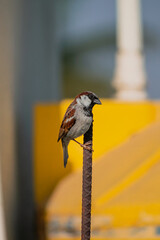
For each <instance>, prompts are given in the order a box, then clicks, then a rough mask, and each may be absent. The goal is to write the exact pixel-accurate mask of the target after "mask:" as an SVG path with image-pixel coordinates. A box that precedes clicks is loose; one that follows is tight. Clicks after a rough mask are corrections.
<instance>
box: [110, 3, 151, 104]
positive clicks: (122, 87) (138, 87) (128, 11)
mask: <svg viewBox="0 0 160 240" xmlns="http://www.w3.org/2000/svg"><path fill="white" fill-rule="evenodd" d="M117 45H118V46H117V47H118V51H117V56H116V69H115V77H114V81H113V85H114V87H115V89H116V98H118V99H122V100H131V101H132V100H133V101H134V100H143V99H145V98H146V97H147V94H146V91H145V85H146V75H145V70H144V58H143V55H142V30H141V18H140V0H117Z"/></svg>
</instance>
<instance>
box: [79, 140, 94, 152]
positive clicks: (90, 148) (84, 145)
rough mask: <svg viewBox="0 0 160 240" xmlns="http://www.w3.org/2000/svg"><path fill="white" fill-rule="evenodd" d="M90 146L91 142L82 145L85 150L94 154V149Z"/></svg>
mask: <svg viewBox="0 0 160 240" xmlns="http://www.w3.org/2000/svg"><path fill="white" fill-rule="evenodd" d="M88 145H91V141H89V142H87V143H85V144H81V145H80V146H81V147H83V149H86V150H88V151H90V152H94V151H93V149H92V147H89V146H88Z"/></svg>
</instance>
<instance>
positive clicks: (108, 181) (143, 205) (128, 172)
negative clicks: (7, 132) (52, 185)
mask: <svg viewBox="0 0 160 240" xmlns="http://www.w3.org/2000/svg"><path fill="white" fill-rule="evenodd" d="M159 186H160V122H156V123H153V124H151V125H150V126H148V127H146V128H145V129H143V130H141V131H139V132H138V133H136V134H135V135H133V136H131V137H130V138H129V139H128V140H127V141H126V142H124V143H122V144H121V145H119V146H118V147H116V148H114V150H112V151H110V152H108V153H107V154H104V155H103V156H101V157H100V158H99V159H98V160H97V161H96V162H95V164H94V166H93V196H92V197H93V200H92V216H93V218H94V219H96V216H97V221H95V223H94V224H93V225H92V229H93V230H94V229H97V228H99V225H98V224H99V223H98V217H99V216H103V217H104V216H106V217H107V219H108V222H107V223H105V224H102V225H101V227H100V229H101V230H105V229H107V228H112V227H114V228H117V227H131V226H137V227H141V226H150V225H151V226H157V225H158V226H159V225H160V214H159V213H160V191H159ZM73 189H74V191H73ZM64 196H65V201H64ZM80 215H81V171H77V172H75V173H73V174H70V175H69V176H67V177H66V178H65V179H63V180H62V181H61V182H60V184H59V185H58V187H57V188H56V190H55V191H54V192H53V194H52V196H51V198H50V200H49V201H48V204H47V206H46V218H45V220H46V225H47V224H48V223H49V222H50V221H51V220H53V219H54V218H57V217H58V218H59V219H61V218H62V217H64V216H66V217H68V218H69V217H71V216H72V217H73V216H79V218H80ZM77 228H80V225H78V226H77Z"/></svg>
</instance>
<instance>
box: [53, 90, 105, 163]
mask: <svg viewBox="0 0 160 240" xmlns="http://www.w3.org/2000/svg"><path fill="white" fill-rule="evenodd" d="M95 104H102V103H101V101H100V100H99V98H98V97H97V96H96V94H94V93H93V92H89V91H86V92H82V93H80V94H79V95H77V96H76V97H75V99H74V101H73V102H72V103H71V104H70V105H69V107H68V108H67V111H66V113H65V115H64V118H63V121H62V124H61V126H60V130H59V135H58V140H57V141H59V140H60V139H61V141H62V147H63V159H64V167H66V165H67V159H68V157H69V156H68V144H69V142H70V141H71V140H73V141H75V142H76V143H78V144H79V145H80V146H81V147H83V148H84V149H87V150H89V151H93V150H92V149H91V147H89V146H87V145H89V144H81V143H79V142H78V141H76V140H75V138H77V137H79V136H81V135H83V134H85V133H86V132H87V131H88V129H89V128H90V126H91V123H92V121H93V114H92V108H93V106H94V105H95Z"/></svg>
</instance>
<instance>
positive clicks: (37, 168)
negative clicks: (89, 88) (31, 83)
mask: <svg viewBox="0 0 160 240" xmlns="http://www.w3.org/2000/svg"><path fill="white" fill-rule="evenodd" d="M70 102H71V100H64V101H62V102H60V103H57V104H50V105H49V104H48V105H43V104H41V105H37V106H36V107H35V111H34V175H35V196H36V203H37V204H39V205H40V204H44V203H45V201H46V200H47V199H48V197H49V195H50V194H51V192H52V190H53V188H54V187H55V185H56V184H57V182H58V181H59V180H60V179H61V178H62V177H63V176H64V175H66V174H68V173H69V172H72V171H75V170H77V169H79V168H81V166H82V148H81V147H80V146H79V145H78V144H76V143H75V142H73V141H72V142H71V143H70V145H69V161H68V164H67V167H66V169H64V167H63V159H62V147H61V143H57V136H58V131H59V127H60V124H61V121H62V119H63V115H64V113H65V111H66V108H67V107H68V105H69V104H70ZM93 114H94V128H93V148H94V153H93V159H96V158H97V157H99V156H101V155H102V154H104V153H106V152H107V151H108V150H110V149H112V148H113V147H115V146H117V145H118V144H120V143H121V142H123V141H124V140H125V139H127V138H128V137H129V136H131V135H132V134H134V133H136V132H137V131H138V130H140V129H141V128H143V127H144V126H146V125H147V124H149V123H151V122H153V121H156V120H158V119H159V118H160V104H159V103H158V102H157V103H153V102H141V103H126V102H117V101H112V100H106V99H103V100H102V105H101V106H95V107H94V110H93ZM77 140H78V141H80V142H82V141H83V139H82V137H80V138H79V139H77Z"/></svg>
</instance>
